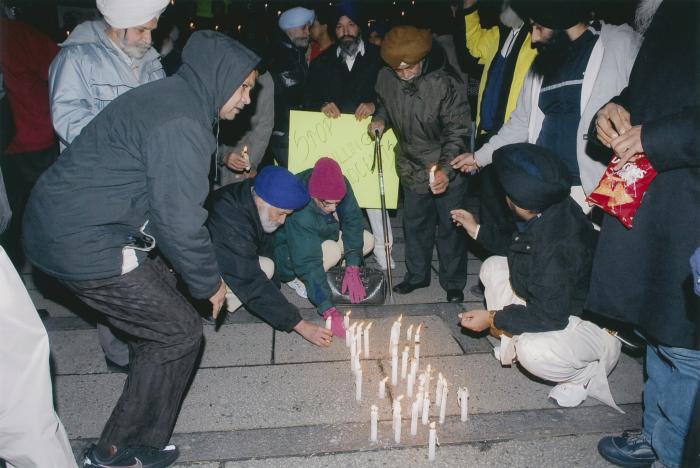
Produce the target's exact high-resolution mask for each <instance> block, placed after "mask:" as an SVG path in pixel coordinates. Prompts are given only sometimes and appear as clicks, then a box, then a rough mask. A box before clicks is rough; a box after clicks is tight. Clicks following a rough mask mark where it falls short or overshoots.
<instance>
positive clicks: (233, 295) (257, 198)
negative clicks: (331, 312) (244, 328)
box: [207, 166, 333, 347]
mask: <svg viewBox="0 0 700 468" xmlns="http://www.w3.org/2000/svg"><path fill="white" fill-rule="evenodd" d="M309 200H310V198H309V193H308V191H307V190H306V187H304V185H303V184H302V183H301V182H300V181H299V179H297V178H296V177H295V176H294V175H293V174H292V173H291V172H289V171H288V170H287V169H284V168H281V167H277V166H267V167H265V168H264V169H263V170H262V171H260V173H259V174H258V175H257V176H256V177H255V179H249V180H245V181H243V182H241V183H238V184H231V185H227V186H225V187H223V188H221V189H219V190H217V191H216V192H214V195H213V202H212V209H211V212H210V215H209V220H208V221H207V228H208V229H209V233H210V235H211V240H212V243H213V244H214V250H215V252H216V257H217V260H218V263H219V268H220V269H221V277H222V278H223V279H224V282H225V283H226V285H227V286H228V289H227V294H226V308H227V309H228V311H229V312H233V311H235V310H236V309H238V308H239V307H240V306H241V305H243V304H245V306H246V308H247V309H248V310H250V311H251V312H252V313H254V314H256V315H259V316H260V317H261V318H262V319H263V320H265V321H266V322H268V323H269V324H270V325H272V326H273V327H274V328H275V329H277V330H282V331H286V332H291V331H292V330H294V331H295V332H297V333H299V334H300V335H301V336H302V337H304V339H306V340H308V341H309V342H311V343H313V344H315V345H316V346H321V347H327V346H329V345H330V344H331V341H332V339H333V338H332V334H331V331H330V330H326V329H325V328H323V327H321V326H318V325H316V324H314V323H311V322H308V321H306V320H302V318H301V315H300V314H299V309H297V307H296V306H294V305H292V304H290V303H289V301H287V299H286V298H285V297H284V295H283V294H282V293H281V292H280V290H279V288H278V287H277V286H276V285H275V284H274V282H273V281H272V280H271V278H272V275H273V273H274V270H275V265H274V263H273V261H272V260H271V259H270V258H268V257H266V256H262V255H264V253H265V246H266V242H267V241H269V240H270V236H269V234H272V233H273V232H275V231H276V230H277V228H279V227H280V226H281V225H283V224H284V221H285V219H286V218H287V216H289V215H291V214H292V213H294V211H295V210H299V209H302V208H304V207H305V206H306V205H307V204H308V202H309Z"/></svg>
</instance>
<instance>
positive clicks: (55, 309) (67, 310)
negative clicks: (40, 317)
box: [29, 290, 82, 317]
mask: <svg viewBox="0 0 700 468" xmlns="http://www.w3.org/2000/svg"><path fill="white" fill-rule="evenodd" d="M29 297H30V298H31V299H32V302H33V303H34V307H35V308H37V309H46V311H47V312H48V313H49V315H50V316H51V317H75V316H76V315H79V314H78V312H80V313H82V310H80V309H79V308H78V307H76V305H75V304H60V303H58V302H56V301H53V300H51V299H47V298H46V297H44V296H43V295H42V294H41V292H39V291H37V290H31V291H29Z"/></svg>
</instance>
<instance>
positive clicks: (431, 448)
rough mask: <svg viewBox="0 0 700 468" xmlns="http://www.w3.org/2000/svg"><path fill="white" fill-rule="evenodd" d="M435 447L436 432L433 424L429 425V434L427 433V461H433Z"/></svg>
mask: <svg viewBox="0 0 700 468" xmlns="http://www.w3.org/2000/svg"><path fill="white" fill-rule="evenodd" d="M436 445H437V432H436V430H435V423H434V422H431V423H430V432H429V433H428V460H430V461H433V460H435V446H436Z"/></svg>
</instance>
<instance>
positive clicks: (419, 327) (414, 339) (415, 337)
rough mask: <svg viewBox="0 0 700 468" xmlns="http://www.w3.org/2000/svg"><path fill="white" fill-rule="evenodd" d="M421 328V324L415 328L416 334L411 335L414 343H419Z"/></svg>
mask: <svg viewBox="0 0 700 468" xmlns="http://www.w3.org/2000/svg"><path fill="white" fill-rule="evenodd" d="M422 327H423V324H422V323H421V324H419V325H418V328H416V334H415V335H413V341H414V342H416V343H420V329H421V328H422Z"/></svg>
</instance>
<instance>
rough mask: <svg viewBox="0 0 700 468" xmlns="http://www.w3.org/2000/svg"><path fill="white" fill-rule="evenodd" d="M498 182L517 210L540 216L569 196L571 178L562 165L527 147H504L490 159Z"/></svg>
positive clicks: (548, 154) (536, 148)
mask: <svg viewBox="0 0 700 468" xmlns="http://www.w3.org/2000/svg"><path fill="white" fill-rule="evenodd" d="M493 164H494V167H495V169H496V174H498V180H499V181H500V182H501V185H502V186H503V190H504V191H505V192H506V195H508V197H509V198H510V199H511V200H512V201H513V203H515V204H516V205H517V206H518V207H520V208H524V209H526V210H530V211H534V212H536V213H541V212H542V211H544V210H545V209H547V208H549V207H550V206H552V205H554V204H556V203H559V202H560V201H562V200H564V199H565V198H566V197H568V196H569V192H570V191H571V178H570V177H569V173H568V171H567V169H566V166H565V165H564V162H563V161H562V160H561V159H560V158H559V157H558V156H557V155H556V154H554V153H553V152H551V151H550V150H548V149H547V148H543V147H541V146H537V145H533V144H530V143H516V144H514V145H506V146H503V147H501V148H499V149H498V150H496V152H495V153H494V155H493Z"/></svg>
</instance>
